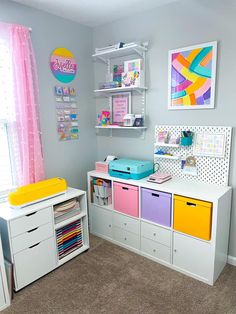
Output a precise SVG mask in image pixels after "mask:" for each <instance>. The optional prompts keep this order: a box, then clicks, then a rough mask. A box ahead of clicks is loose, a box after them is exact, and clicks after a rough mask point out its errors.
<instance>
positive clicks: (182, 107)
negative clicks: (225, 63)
mask: <svg viewBox="0 0 236 314" xmlns="http://www.w3.org/2000/svg"><path fill="white" fill-rule="evenodd" d="M209 46H212V47H213V55H212V77H211V102H210V104H209V105H194V106H191V105H189V106H187V105H175V106H172V105H171V85H172V84H171V82H172V80H171V77H172V76H171V74H172V54H173V53H177V52H181V51H182V52H183V51H188V50H193V49H197V48H204V47H209ZM216 61H217V41H212V42H207V43H203V44H198V45H192V46H188V47H184V48H178V49H174V50H170V51H169V55H168V110H192V109H193V110H199V109H213V108H214V107H215V83H216Z"/></svg>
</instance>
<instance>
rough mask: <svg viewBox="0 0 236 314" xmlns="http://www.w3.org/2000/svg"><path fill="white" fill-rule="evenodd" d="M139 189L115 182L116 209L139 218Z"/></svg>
mask: <svg viewBox="0 0 236 314" xmlns="http://www.w3.org/2000/svg"><path fill="white" fill-rule="evenodd" d="M138 203H139V202H138V187H137V186H134V185H129V184H124V183H118V182H114V209H115V210H117V211H119V212H121V213H124V214H127V215H130V216H134V217H138V216H139V211H138V208H139V206H138Z"/></svg>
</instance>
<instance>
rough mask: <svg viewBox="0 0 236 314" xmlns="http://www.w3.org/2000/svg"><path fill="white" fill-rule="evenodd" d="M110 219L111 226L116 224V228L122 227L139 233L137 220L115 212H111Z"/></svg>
mask: <svg viewBox="0 0 236 314" xmlns="http://www.w3.org/2000/svg"><path fill="white" fill-rule="evenodd" d="M112 221H113V226H116V227H118V228H122V229H124V230H127V231H129V232H133V233H136V234H139V233H140V231H139V229H140V223H139V220H137V219H133V218H130V217H127V216H124V215H120V214H117V213H114V212H113V214H112Z"/></svg>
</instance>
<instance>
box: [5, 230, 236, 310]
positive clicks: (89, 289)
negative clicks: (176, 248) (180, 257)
mask: <svg viewBox="0 0 236 314" xmlns="http://www.w3.org/2000/svg"><path fill="white" fill-rule="evenodd" d="M90 241H91V248H90V250H89V251H88V252H86V253H83V254H81V255H79V256H78V257H76V258H74V259H73V260H71V261H70V262H68V263H66V264H64V265H63V266H62V267H60V268H58V269H57V270H55V271H53V272H51V273H50V274H48V275H46V276H45V277H43V278H41V279H39V280H38V281H36V282H34V283H33V284H31V285H30V286H28V287H26V288H24V289H22V290H21V291H19V292H18V293H16V294H15V296H14V299H13V301H12V305H11V306H10V307H9V308H8V309H6V310H5V311H3V312H2V313H4V314H7V313H12V314H13V313H17V314H21V313H22V314H23V313H24V314H25V313H43V314H47V313H58V314H60V313H63V314H64V313H65V314H73V313H84V314H90V313H92V314H93V313H94V314H99V313H109V314H110V313H112V314H118V313H120V314H123V313H129V314H139V313H140V314H141V313H142V314H149V313H150V314H151V313H153V314H162V313H163V314H164V313H165V314H185V313H186V314H218V313H219V314H236V267H234V266H230V265H227V266H226V267H225V269H224V271H223V273H222V275H221V276H220V278H219V279H218V280H217V282H216V283H215V285H214V286H213V287H211V286H208V285H206V284H204V283H201V282H199V281H197V280H194V279H191V278H189V277H187V276H185V275H182V274H180V273H178V272H175V271H173V270H171V269H169V268H167V267H164V266H161V265H160V264H158V263H155V262H153V261H151V260H148V259H146V258H144V257H142V256H139V255H137V254H135V253H132V252H130V251H127V250H125V249H123V248H120V247H119V246H116V245H114V244H111V243H109V242H107V241H104V240H102V239H100V238H97V237H94V236H91V237H90Z"/></svg>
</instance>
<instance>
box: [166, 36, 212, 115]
mask: <svg viewBox="0 0 236 314" xmlns="http://www.w3.org/2000/svg"><path fill="white" fill-rule="evenodd" d="M216 57H217V42H216V41H213V42H208V43H204V44H199V45H194V46H189V47H185V48H180V49H175V50H170V51H169V63H168V67H169V73H168V109H172V110H175V109H212V108H214V96H215V77H216Z"/></svg>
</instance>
